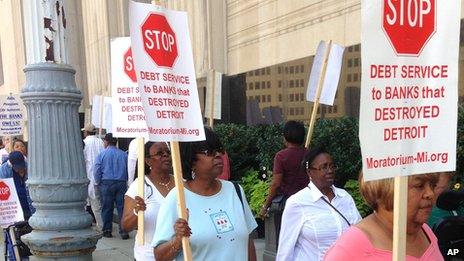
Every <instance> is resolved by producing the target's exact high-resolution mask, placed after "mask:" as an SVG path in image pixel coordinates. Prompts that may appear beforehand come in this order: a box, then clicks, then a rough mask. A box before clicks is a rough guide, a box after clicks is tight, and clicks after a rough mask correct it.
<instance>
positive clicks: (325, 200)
mask: <svg viewBox="0 0 464 261" xmlns="http://www.w3.org/2000/svg"><path fill="white" fill-rule="evenodd" d="M308 188H309V189H310V190H311V188H310V187H309V185H308ZM321 198H322V200H324V202H325V203H327V204H328V205H329V206H330V207H332V208H333V209H334V210H335V211H337V213H338V214H339V215H340V216H341V217H342V218H343V219H344V220H345V221H346V223H347V224H348V226H351V224H350V222H349V221H348V219H346V217H345V216H344V215H343V214H342V213H341V212H340V211H338V209H337V208H336V207H334V206H333V205H332V204H330V202H329V201H328V200H327V199H325V198H324V196H322V197H321Z"/></svg>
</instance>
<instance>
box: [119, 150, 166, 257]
mask: <svg viewBox="0 0 464 261" xmlns="http://www.w3.org/2000/svg"><path fill="white" fill-rule="evenodd" d="M171 173H172V164H171V151H170V150H169V148H168V146H167V144H166V143H165V142H147V143H146V144H145V177H144V178H145V194H144V197H145V198H144V199H142V198H140V197H138V196H137V182H136V181H135V182H133V183H132V184H131V185H130V187H129V189H128V190H127V192H126V195H125V197H124V213H123V217H122V221H121V222H122V229H123V230H124V231H126V232H130V231H132V230H134V229H137V215H138V211H140V210H143V211H145V212H144V214H145V235H144V238H145V244H144V245H143V246H140V245H139V244H138V243H137V242H135V245H134V258H135V260H139V261H140V260H155V257H154V254H153V247H152V246H151V240H152V238H153V234H154V233H155V224H156V217H157V215H158V211H159V208H160V206H161V203H162V202H163V201H164V198H165V197H166V195H167V194H168V193H169V191H170V190H171V189H172V188H173V187H174V178H173V177H172V175H170V174H171ZM139 178H140V177H139ZM137 179H138V178H137ZM137 179H136V180H137Z"/></svg>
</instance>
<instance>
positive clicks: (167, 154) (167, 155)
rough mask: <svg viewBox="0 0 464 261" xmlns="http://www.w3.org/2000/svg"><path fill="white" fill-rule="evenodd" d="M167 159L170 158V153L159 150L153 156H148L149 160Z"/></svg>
mask: <svg viewBox="0 0 464 261" xmlns="http://www.w3.org/2000/svg"><path fill="white" fill-rule="evenodd" d="M163 156H165V157H169V156H171V151H170V150H160V151H158V152H156V153H155V154H150V155H148V157H149V158H155V157H156V158H161V157H163Z"/></svg>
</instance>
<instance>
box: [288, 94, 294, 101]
mask: <svg viewBox="0 0 464 261" xmlns="http://www.w3.org/2000/svg"><path fill="white" fill-rule="evenodd" d="M289 100H290V101H291V102H292V101H294V100H295V95H294V94H293V93H292V94H290V97H289Z"/></svg>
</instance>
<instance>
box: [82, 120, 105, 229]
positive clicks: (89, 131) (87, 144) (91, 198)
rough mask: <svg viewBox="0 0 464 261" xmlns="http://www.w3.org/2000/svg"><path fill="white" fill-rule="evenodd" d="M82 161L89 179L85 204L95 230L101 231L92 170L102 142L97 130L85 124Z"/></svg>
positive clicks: (91, 125)
mask: <svg viewBox="0 0 464 261" xmlns="http://www.w3.org/2000/svg"><path fill="white" fill-rule="evenodd" d="M82 130H83V131H84V159H85V170H86V172H87V178H88V179H89V185H88V187H87V192H88V194H87V204H89V205H90V208H91V209H92V212H93V215H94V217H95V222H96V224H97V229H98V230H100V231H101V230H102V228H103V221H102V216H101V196H100V191H99V190H98V187H97V186H96V184H95V178H94V175H93V174H94V172H95V171H94V168H95V161H96V159H97V157H98V154H100V152H102V151H103V149H104V147H103V141H102V140H101V139H100V138H98V137H97V136H96V135H95V134H96V132H97V129H96V128H95V126H94V125H93V124H91V123H90V124H87V125H86V126H85V128H84V129H82Z"/></svg>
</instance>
